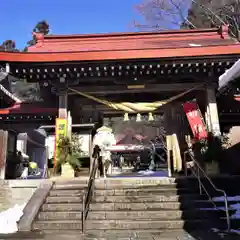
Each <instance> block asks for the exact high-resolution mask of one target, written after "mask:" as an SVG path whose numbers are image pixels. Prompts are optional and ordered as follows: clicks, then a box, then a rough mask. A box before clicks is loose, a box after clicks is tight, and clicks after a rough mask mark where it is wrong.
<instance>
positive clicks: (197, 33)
mask: <svg viewBox="0 0 240 240" xmlns="http://www.w3.org/2000/svg"><path fill="white" fill-rule="evenodd" d="M37 38H38V42H37V44H36V45H34V46H32V47H30V48H29V49H28V51H29V52H91V51H121V50H139V49H148V50H150V49H159V50H160V49H172V48H189V47H192V48H194V47H197V46H198V47H209V46H226V45H229V44H236V42H235V41H234V40H232V39H231V38H230V37H229V36H228V35H224V36H222V35H221V34H220V33H219V31H218V29H201V30H178V31H176V30H175V31H162V32H148V33H146V32H145V33H118V34H117V33H116V34H93V35H65V36H64V35H49V36H41V35H40V36H39V35H38V36H37Z"/></svg>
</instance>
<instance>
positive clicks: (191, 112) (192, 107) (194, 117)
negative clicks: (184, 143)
mask: <svg viewBox="0 0 240 240" xmlns="http://www.w3.org/2000/svg"><path fill="white" fill-rule="evenodd" d="M183 109H184V112H185V113H186V116H187V119H188V122H189V125H190V127H191V129H192V132H193V136H194V138H195V139H197V140H200V139H203V138H207V136H208V133H207V128H206V126H205V123H204V121H203V118H202V114H201V112H200V109H199V107H198V105H197V103H196V102H186V103H184V104H183Z"/></svg>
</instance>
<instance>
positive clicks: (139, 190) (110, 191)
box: [95, 187, 199, 196]
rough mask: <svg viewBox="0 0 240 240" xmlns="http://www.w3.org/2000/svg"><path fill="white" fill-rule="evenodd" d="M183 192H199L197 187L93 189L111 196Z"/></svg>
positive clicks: (97, 192) (98, 193) (99, 193)
mask: <svg viewBox="0 0 240 240" xmlns="http://www.w3.org/2000/svg"><path fill="white" fill-rule="evenodd" d="M185 193H195V194H199V192H198V190H197V189H190V188H179V189H176V188H167V187H165V188H152V187H148V188H115V189H114V188H113V189H95V194H96V195H108V196H110V195H112V196H119V195H133V196H144V195H149V194H152V195H153V194H160V195H161V194H164V195H165V194H168V195H170V194H179V195H180V194H185Z"/></svg>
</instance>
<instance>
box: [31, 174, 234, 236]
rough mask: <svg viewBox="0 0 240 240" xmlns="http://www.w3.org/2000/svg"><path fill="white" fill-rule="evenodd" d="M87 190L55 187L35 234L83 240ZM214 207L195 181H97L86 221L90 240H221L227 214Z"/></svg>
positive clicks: (35, 225) (77, 186) (73, 185)
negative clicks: (83, 218) (84, 191)
mask: <svg viewBox="0 0 240 240" xmlns="http://www.w3.org/2000/svg"><path fill="white" fill-rule="evenodd" d="M85 187H87V181H80V180H78V181H73V182H62V183H58V182H56V183H55V184H54V185H53V188H52V189H51V190H50V192H49V195H48V197H47V198H46V201H45V203H44V204H43V205H42V207H41V210H40V212H39V214H38V216H37V218H36V219H35V221H34V223H33V228H32V230H40V231H41V232H43V233H44V234H46V235H44V236H45V237H44V239H48V238H49V239H51V240H52V239H57V238H58V237H56V236H65V237H70V236H72V237H73V239H75V238H74V237H80V236H81V230H82V222H81V210H82V196H81V195H82V190H83V189H84V188H85ZM221 204H222V203H219V205H221ZM212 207H213V206H212V203H211V202H210V201H208V200H207V197H206V196H200V195H199V193H198V188H197V182H196V180H194V181H189V180H187V179H184V178H183V179H180V180H175V179H171V178H156V179H153V178H152V179H147V178H144V179H137V178H122V179H106V180H104V179H97V180H96V186H95V195H94V198H93V200H92V203H91V205H90V211H89V213H88V217H87V220H86V221H85V237H87V239H121V238H128V239H129V238H130V237H131V239H165V240H167V239H210V238H211V239H212V240H214V239H219V236H217V234H216V233H213V232H212V231H211V230H212V228H218V229H226V221H225V219H224V217H225V212H224V211H220V210H219V211H216V210H213V209H212ZM205 208H208V210H204V209H205ZM179 236H181V237H179ZM46 237H48V238H46ZM144 237H145V238H144ZM231 237H232V236H231ZM58 239H59V238H58ZM224 239H225V238H224ZM226 239H228V238H226ZM230 239H235V238H230Z"/></svg>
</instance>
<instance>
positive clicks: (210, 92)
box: [206, 86, 221, 136]
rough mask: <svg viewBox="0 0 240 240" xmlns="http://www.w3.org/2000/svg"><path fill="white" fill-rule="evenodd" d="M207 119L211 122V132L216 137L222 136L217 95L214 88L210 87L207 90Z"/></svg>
mask: <svg viewBox="0 0 240 240" xmlns="http://www.w3.org/2000/svg"><path fill="white" fill-rule="evenodd" d="M206 93H207V119H208V122H209V130H210V131H211V132H212V133H213V135H214V136H219V135H221V131H220V124H219V117H218V108H217V101H216V95H215V89H214V88H213V87H212V86H208V87H207V90H206Z"/></svg>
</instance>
